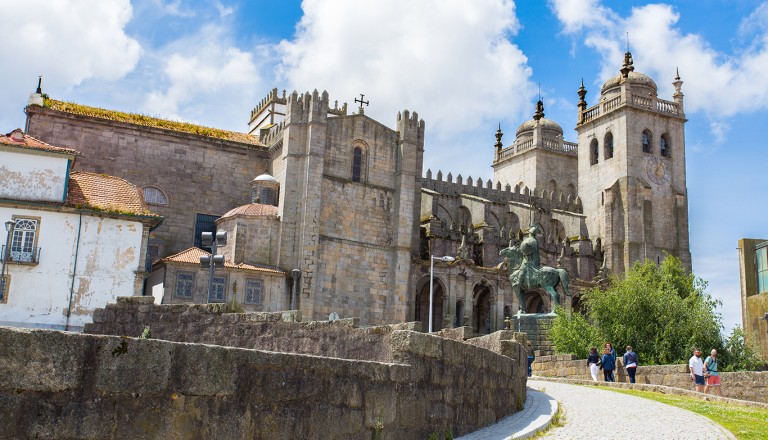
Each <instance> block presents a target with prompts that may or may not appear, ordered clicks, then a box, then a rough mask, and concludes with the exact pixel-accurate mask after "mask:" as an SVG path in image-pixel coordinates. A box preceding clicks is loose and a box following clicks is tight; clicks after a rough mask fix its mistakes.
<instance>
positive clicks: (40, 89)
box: [35, 75, 43, 95]
mask: <svg viewBox="0 0 768 440" xmlns="http://www.w3.org/2000/svg"><path fill="white" fill-rule="evenodd" d="M35 93H37V94H38V95H42V94H43V75H40V76H38V77H37V90H35Z"/></svg>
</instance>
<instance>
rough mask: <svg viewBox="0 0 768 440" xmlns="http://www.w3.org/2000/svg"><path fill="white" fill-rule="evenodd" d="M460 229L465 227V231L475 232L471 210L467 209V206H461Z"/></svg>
mask: <svg viewBox="0 0 768 440" xmlns="http://www.w3.org/2000/svg"><path fill="white" fill-rule="evenodd" d="M458 217H459V227H460V228H461V227H463V229H464V230H465V231H467V232H472V231H474V228H473V227H472V214H471V213H470V212H469V209H467V207H466V206H460V207H459V215H458Z"/></svg>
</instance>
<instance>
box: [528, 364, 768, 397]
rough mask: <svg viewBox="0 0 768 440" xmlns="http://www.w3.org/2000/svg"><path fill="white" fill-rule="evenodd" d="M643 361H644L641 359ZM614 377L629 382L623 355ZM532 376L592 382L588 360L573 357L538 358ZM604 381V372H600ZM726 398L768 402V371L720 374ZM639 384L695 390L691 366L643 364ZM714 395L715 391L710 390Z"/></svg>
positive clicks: (599, 376)
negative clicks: (689, 371) (689, 370)
mask: <svg viewBox="0 0 768 440" xmlns="http://www.w3.org/2000/svg"><path fill="white" fill-rule="evenodd" d="M641 360H642V359H641ZM617 364H618V367H617V368H616V372H615V378H616V381H617V382H627V383H628V382H629V377H628V376H627V374H626V372H625V370H624V367H623V362H622V359H621V356H619V357H618V359H617ZM532 367H533V374H534V375H536V376H543V377H559V378H567V379H582V380H592V376H590V375H589V370H588V369H587V361H586V359H576V356H574V355H572V354H567V355H557V356H540V357H536V360H535V361H534V362H533V366H532ZM598 374H599V375H598V380H602V377H603V373H602V371H600V372H599V373H598ZM720 377H721V379H720V381H721V383H722V385H721V386H722V389H721V391H722V393H723V396H724V397H730V398H733V399H741V400H749V401H753V402H762V403H768V392H766V390H768V371H760V372H758V371H737V372H733V373H727V372H725V373H720ZM635 379H636V382H637V383H642V384H652V385H663V386H668V387H674V388H681V389H686V390H691V389H694V386H693V382H692V381H691V376H690V374H689V373H688V365H687V364H680V365H649V366H644V365H642V364H641V365H640V366H639V367H637V374H636V376H635ZM710 392H712V391H710Z"/></svg>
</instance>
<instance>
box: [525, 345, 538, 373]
mask: <svg viewBox="0 0 768 440" xmlns="http://www.w3.org/2000/svg"><path fill="white" fill-rule="evenodd" d="M526 353H527V354H528V377H531V375H532V374H533V370H532V369H531V364H533V360H534V359H536V354H535V353H534V352H533V346H532V345H531V341H528V347H527V348H526Z"/></svg>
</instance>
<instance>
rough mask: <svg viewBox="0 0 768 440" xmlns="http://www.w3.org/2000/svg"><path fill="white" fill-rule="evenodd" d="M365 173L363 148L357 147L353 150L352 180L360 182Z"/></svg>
mask: <svg viewBox="0 0 768 440" xmlns="http://www.w3.org/2000/svg"><path fill="white" fill-rule="evenodd" d="M362 174H363V149H362V148H360V147H355V149H354V151H353V152H352V181H353V182H359V181H360V177H361V176H362Z"/></svg>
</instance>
